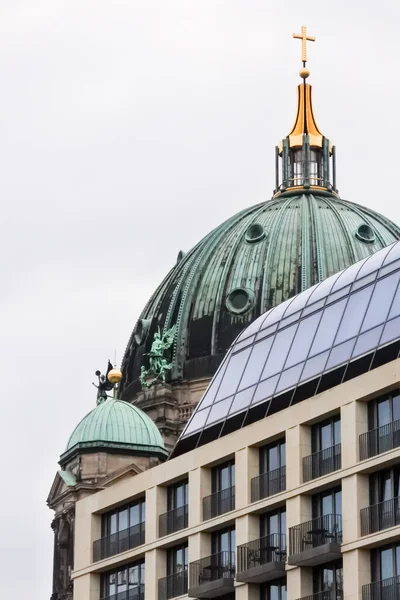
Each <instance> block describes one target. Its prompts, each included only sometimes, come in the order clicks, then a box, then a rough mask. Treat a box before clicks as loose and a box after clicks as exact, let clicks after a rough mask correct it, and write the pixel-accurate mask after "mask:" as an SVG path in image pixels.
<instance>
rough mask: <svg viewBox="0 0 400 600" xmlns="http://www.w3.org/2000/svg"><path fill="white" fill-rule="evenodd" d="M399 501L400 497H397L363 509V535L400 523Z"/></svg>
mask: <svg viewBox="0 0 400 600" xmlns="http://www.w3.org/2000/svg"><path fill="white" fill-rule="evenodd" d="M399 503H400V498H399V497H397V498H392V499H391V500H386V501H385V502H380V503H379V504H374V505H372V506H368V507H367V508H363V509H361V511H360V514H361V535H369V534H370V533H375V532H376V531H382V529H388V528H389V527H394V526H395V525H400V504H399Z"/></svg>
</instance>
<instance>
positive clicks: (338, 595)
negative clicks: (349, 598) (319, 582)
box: [298, 588, 344, 600]
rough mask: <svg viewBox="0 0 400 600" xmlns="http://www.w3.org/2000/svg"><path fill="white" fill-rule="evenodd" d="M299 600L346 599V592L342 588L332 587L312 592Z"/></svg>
mask: <svg viewBox="0 0 400 600" xmlns="http://www.w3.org/2000/svg"><path fill="white" fill-rule="evenodd" d="M298 600H344V594H343V590H342V589H340V588H332V589H331V590H324V591H323V592H318V593H317V594H311V596H303V598H299V599H298Z"/></svg>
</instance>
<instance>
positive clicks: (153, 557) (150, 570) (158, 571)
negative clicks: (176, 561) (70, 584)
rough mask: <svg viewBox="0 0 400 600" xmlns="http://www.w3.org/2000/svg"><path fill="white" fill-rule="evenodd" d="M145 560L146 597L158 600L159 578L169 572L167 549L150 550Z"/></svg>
mask: <svg viewBox="0 0 400 600" xmlns="http://www.w3.org/2000/svg"><path fill="white" fill-rule="evenodd" d="M145 561H146V562H145V576H144V585H145V588H144V589H145V594H146V598H151V599H152V600H158V580H159V579H161V578H162V577H165V576H166V574H167V555H166V551H165V550H160V549H159V548H156V549H155V550H150V551H149V552H146V555H145ZM97 600H98V599H97Z"/></svg>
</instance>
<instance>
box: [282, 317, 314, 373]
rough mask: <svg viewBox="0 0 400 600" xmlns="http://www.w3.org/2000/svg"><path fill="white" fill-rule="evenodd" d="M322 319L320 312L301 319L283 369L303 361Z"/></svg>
mask: <svg viewBox="0 0 400 600" xmlns="http://www.w3.org/2000/svg"><path fill="white" fill-rule="evenodd" d="M321 317H322V311H320V312H318V313H314V314H313V315H311V317H307V318H306V319H302V321H300V324H299V327H298V329H297V331H296V335H295V338H294V340H293V344H292V347H291V348H290V352H289V355H288V357H287V361H286V363H285V368H287V367H291V366H292V365H295V364H296V363H298V362H300V361H302V360H305V359H306V358H307V356H308V353H309V351H310V346H311V343H312V341H313V339H314V335H315V332H316V331H317V327H318V324H319V322H320V320H321Z"/></svg>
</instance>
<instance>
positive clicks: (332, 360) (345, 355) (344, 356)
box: [325, 338, 356, 369]
mask: <svg viewBox="0 0 400 600" xmlns="http://www.w3.org/2000/svg"><path fill="white" fill-rule="evenodd" d="M355 341H356V338H353V339H352V340H349V341H348V342H344V344H339V346H335V348H332V350H331V354H330V356H329V360H328V362H327V364H326V367H325V368H326V369H331V368H332V367H336V366H337V365H341V364H342V363H344V362H347V361H348V360H349V359H350V357H351V354H352V352H353V347H354V343H355Z"/></svg>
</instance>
